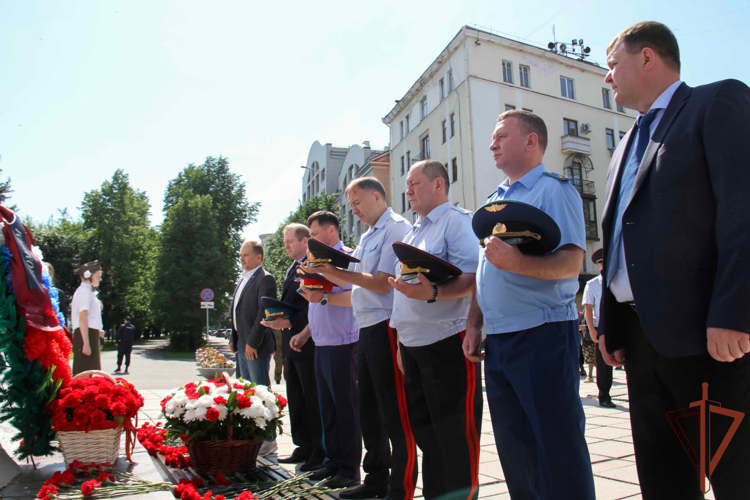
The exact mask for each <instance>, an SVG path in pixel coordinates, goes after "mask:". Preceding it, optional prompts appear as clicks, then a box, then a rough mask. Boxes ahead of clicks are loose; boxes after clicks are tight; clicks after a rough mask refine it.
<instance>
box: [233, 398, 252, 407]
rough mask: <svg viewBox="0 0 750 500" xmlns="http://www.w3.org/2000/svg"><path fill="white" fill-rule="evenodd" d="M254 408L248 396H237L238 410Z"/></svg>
mask: <svg viewBox="0 0 750 500" xmlns="http://www.w3.org/2000/svg"><path fill="white" fill-rule="evenodd" d="M251 406H253V402H252V400H251V399H250V398H248V397H246V396H237V408H239V409H240V410H244V409H245V408H250V407H251Z"/></svg>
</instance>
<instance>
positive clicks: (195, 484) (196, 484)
mask: <svg viewBox="0 0 750 500" xmlns="http://www.w3.org/2000/svg"><path fill="white" fill-rule="evenodd" d="M190 484H192V485H193V487H194V488H200V487H202V486H203V479H201V478H199V477H194V478H193V479H191V480H190Z"/></svg>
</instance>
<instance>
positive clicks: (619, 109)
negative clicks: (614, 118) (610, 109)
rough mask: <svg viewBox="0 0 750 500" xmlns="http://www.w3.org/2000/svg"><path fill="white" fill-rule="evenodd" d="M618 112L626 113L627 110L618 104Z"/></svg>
mask: <svg viewBox="0 0 750 500" xmlns="http://www.w3.org/2000/svg"><path fill="white" fill-rule="evenodd" d="M617 111H619V112H620V113H624V112H625V108H623V107H622V106H620V105H619V104H618V105H617Z"/></svg>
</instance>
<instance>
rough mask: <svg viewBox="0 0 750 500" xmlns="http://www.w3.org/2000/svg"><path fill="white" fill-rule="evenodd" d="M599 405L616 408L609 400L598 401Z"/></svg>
mask: <svg viewBox="0 0 750 500" xmlns="http://www.w3.org/2000/svg"><path fill="white" fill-rule="evenodd" d="M599 406H601V407H603V408H617V405H616V404H614V403H613V402H612V401H609V400H602V401H599Z"/></svg>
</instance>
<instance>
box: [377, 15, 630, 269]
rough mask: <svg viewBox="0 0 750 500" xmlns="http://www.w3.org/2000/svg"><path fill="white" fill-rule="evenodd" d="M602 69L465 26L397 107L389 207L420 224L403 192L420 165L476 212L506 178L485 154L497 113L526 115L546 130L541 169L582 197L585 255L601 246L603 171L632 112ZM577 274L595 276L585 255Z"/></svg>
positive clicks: (392, 118) (388, 120) (392, 120)
mask: <svg viewBox="0 0 750 500" xmlns="http://www.w3.org/2000/svg"><path fill="white" fill-rule="evenodd" d="M606 74H607V69H606V68H603V67H601V66H599V65H597V64H594V63H589V62H586V61H582V60H578V59H572V58H570V57H567V56H564V55H561V54H558V53H554V52H551V51H549V50H546V49H542V48H539V47H536V46H532V45H528V44H524V43H520V42H516V41H513V40H510V39H507V38H504V37H501V36H498V35H495V34H492V33H489V32H486V31H482V30H478V29H476V28H471V27H468V26H464V27H463V28H461V30H460V31H459V32H458V34H457V35H456V36H455V37H454V38H453V40H452V41H451V42H450V44H448V46H447V47H446V48H445V49H444V50H443V51H442V52H441V54H440V55H439V56H438V58H437V59H435V61H433V63H432V64H431V65H430V66H429V68H428V69H427V70H426V71H425V72H424V73H423V74H422V76H421V77H420V78H419V80H418V81H417V82H415V83H414V84H413V85H412V86H411V88H410V89H409V90H408V92H407V93H406V94H405V95H404V96H403V97H402V98H401V99H400V100H399V101H397V104H396V105H395V106H394V108H393V109H392V110H391V111H390V112H389V113H388V114H387V115H386V116H385V117H384V118H383V122H384V123H385V124H386V125H388V126H389V127H390V138H391V149H390V160H391V165H392V168H391V169H390V184H391V185H390V190H391V194H392V195H391V206H392V208H393V210H394V211H396V212H398V213H400V214H402V215H403V216H404V217H406V218H407V219H409V220H412V221H414V220H416V218H417V214H415V213H414V212H412V211H411V207H410V206H409V201H408V199H407V197H406V194H405V189H406V174H407V173H408V169H409V167H410V166H411V165H412V164H414V163H415V162H417V161H420V160H422V159H427V158H431V159H434V160H438V161H440V162H442V163H443V164H444V165H446V168H447V169H448V175H449V177H450V180H451V185H450V199H451V202H452V203H453V204H454V205H459V206H461V207H464V208H466V209H468V210H471V211H474V210H476V209H477V208H479V207H480V206H482V205H483V204H484V202H485V200H486V199H487V197H488V196H489V195H490V194H491V193H492V192H494V191H495V190H496V189H497V186H498V184H500V183H501V182H502V181H503V180H504V179H505V177H506V176H505V175H504V174H503V173H502V171H500V170H498V169H497V168H496V167H495V164H494V160H493V157H492V153H491V152H490V150H489V145H490V142H491V136H492V132H493V130H494V128H495V124H496V122H497V117H498V115H500V113H503V112H504V111H507V110H509V109H526V110H528V111H532V112H534V113H535V114H537V115H539V116H540V117H542V118H543V119H544V121H545V123H546V124H547V131H548V136H549V137H548V145H547V151H546V154H545V157H544V164H545V167H546V168H547V170H548V171H550V172H556V173H559V174H563V175H565V176H568V177H570V178H571V179H572V182H573V184H574V185H575V187H576V188H577V189H578V191H579V193H580V194H581V198H582V200H583V206H582V210H583V211H584V219H585V221H586V236H587V252H588V254H589V255H590V254H591V252H593V251H595V250H596V249H598V248H600V247H601V246H602V243H601V241H600V238H601V214H602V211H603V209H604V198H605V196H606V193H605V189H606V183H607V167H608V165H609V161H610V158H611V155H612V151H613V150H614V148H615V147H616V146H617V144H618V143H619V142H620V138H621V137H622V136H624V135H625V132H627V130H629V129H630V127H631V126H632V124H633V122H634V120H635V117H636V116H637V113H635V112H634V111H631V110H626V109H624V108H622V107H619V106H617V105H615V102H614V96H613V95H612V91H611V89H610V86H609V85H608V84H605V83H604V77H605V75H606ZM581 271H582V279H584V278H585V276H586V275H589V274H596V273H597V272H598V270H597V269H596V267H595V266H594V265H593V264H591V262H590V260H589V259H588V258H587V259H586V260H585V263H584V268H583V269H582V270H581Z"/></svg>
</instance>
